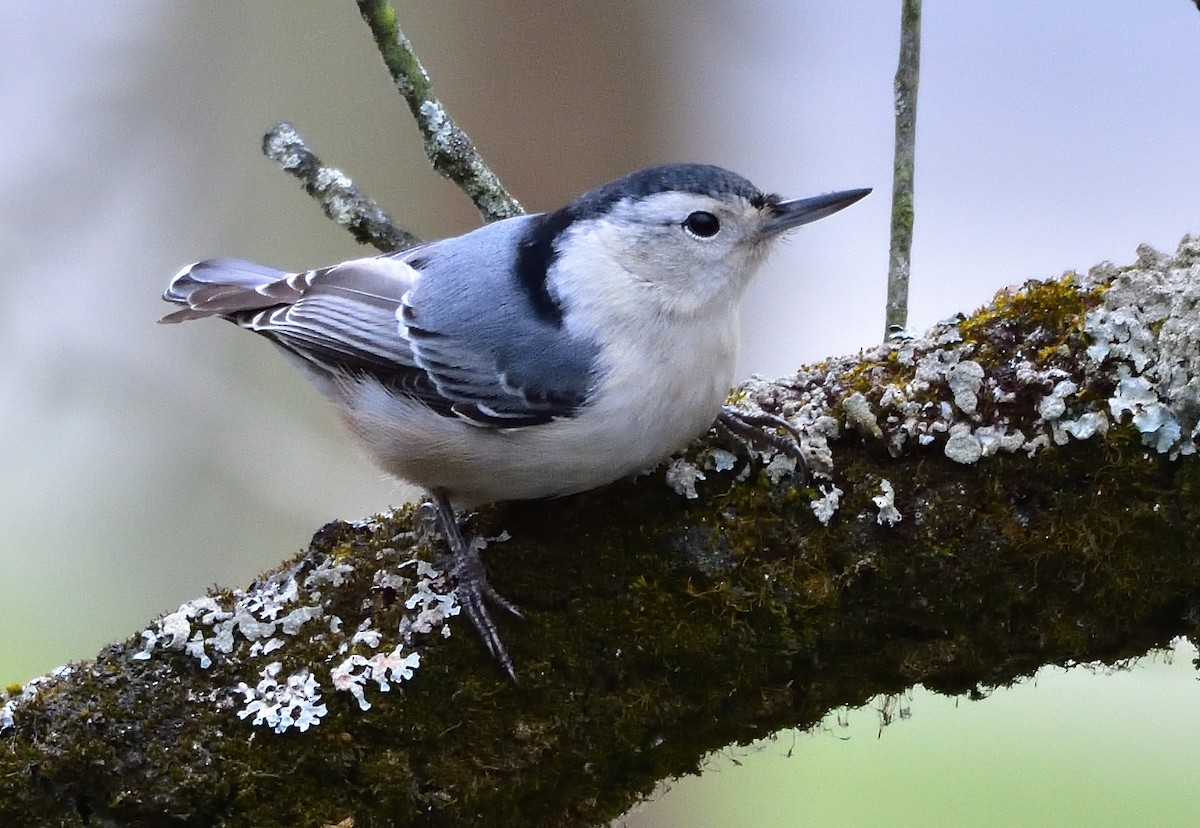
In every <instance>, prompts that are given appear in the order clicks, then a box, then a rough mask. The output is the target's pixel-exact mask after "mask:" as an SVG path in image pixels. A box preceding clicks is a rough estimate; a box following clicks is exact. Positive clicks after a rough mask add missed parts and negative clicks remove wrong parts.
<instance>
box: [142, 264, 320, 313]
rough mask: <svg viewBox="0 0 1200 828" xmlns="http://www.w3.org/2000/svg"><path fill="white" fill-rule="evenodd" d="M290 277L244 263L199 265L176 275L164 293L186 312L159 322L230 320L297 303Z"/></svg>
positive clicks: (179, 311) (257, 265) (184, 269)
mask: <svg viewBox="0 0 1200 828" xmlns="http://www.w3.org/2000/svg"><path fill="white" fill-rule="evenodd" d="M289 275H290V274H288V273H286V272H285V271H282V270H276V269H274V268H271V267H264V266H263V265H259V264H255V263H253V262H246V261H242V260H241V259H208V260H206V261H203V262H196V263H195V264H191V265H188V266H187V267H185V268H183V269H182V270H180V271H179V272H178V273H176V274H175V277H174V278H173V279H171V284H170V285H169V286H168V287H167V289H166V291H165V292H164V293H163V299H165V300H166V301H168V302H172V303H174V304H176V305H183V306H184V308H183V310H178V311H175V312H174V313H171V314H167V315H166V316H164V317H163V318H162V319H160V320H159V321H160V322H168V323H169V322H183V321H185V320H187V319H200V318H203V317H205V316H224V317H230V316H233V315H235V314H238V313H242V312H245V311H255V310H262V309H264V308H269V307H273V306H275V305H279V304H285V303H288V302H290V301H295V299H296V298H298V295H299V292H298V291H297V290H296V288H294V287H293V286H292V285H290V284H289V283H288V281H287V279H288V276H289Z"/></svg>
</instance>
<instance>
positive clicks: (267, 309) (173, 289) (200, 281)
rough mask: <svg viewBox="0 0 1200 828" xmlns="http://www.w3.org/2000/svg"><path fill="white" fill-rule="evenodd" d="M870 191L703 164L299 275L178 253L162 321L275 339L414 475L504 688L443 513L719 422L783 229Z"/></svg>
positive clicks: (734, 423) (480, 581)
mask: <svg viewBox="0 0 1200 828" xmlns="http://www.w3.org/2000/svg"><path fill="white" fill-rule="evenodd" d="M869 192H870V189H869V188H868V189H854V190H844V191H839V192H833V193H828V194H825V195H818V196H814V197H810V198H801V199H793V200H784V199H782V198H781V197H779V196H777V195H774V194H770V193H766V192H763V191H761V190H759V189H758V188H757V187H755V186H754V185H753V184H751V183H750V182H749V181H748V180H746V179H745V178H743V177H742V176H740V175H738V174H736V173H733V172H730V171H729V170H726V169H724V168H722V167H718V166H713V165H707V164H667V165H662V166H655V167H649V168H646V169H641V170H637V171H635V172H632V173H629V174H628V175H625V176H623V177H621V178H618V179H616V180H614V181H611V182H609V183H607V184H603V185H601V186H599V187H596V188H595V189H592V190H589V191H588V192H585V193H584V194H582V195H580V196H579V197H577V198H575V199H574V200H573V201H570V202H569V203H567V204H566V205H565V206H563V207H561V208H559V209H557V210H553V211H549V212H544V213H537V214H526V215H521V216H517V217H514V218H508V219H504V220H501V221H496V222H494V223H491V224H485V225H483V226H481V227H479V228H477V229H474V230H471V231H470V232H467V233H465V234H463V235H460V236H455V237H451V238H446V239H441V240H439V241H433V242H428V243H424V244H420V245H418V246H416V247H412V248H410V249H407V250H403V251H400V252H395V253H387V254H383V255H376V256H368V257H363V258H356V259H351V260H349V261H345V262H341V263H339V264H334V265H331V266H328V267H321V268H317V269H314V270H305V271H300V272H287V271H283V270H276V269H274V268H270V267H265V266H262V265H259V264H254V263H251V262H247V261H242V260H238V259H208V260H205V261H200V262H197V263H194V264H191V265H188V266H186V267H184V268H183V269H182V270H180V271H179V272H178V273H177V274H175V276H174V278H172V280H171V282H170V284H169V287H168V288H167V289H166V291H165V293H164V294H163V298H164V299H165V300H166V301H167V302H170V303H172V304H175V305H179V306H181V308H180V309H179V310H176V311H174V312H172V313H169V314H167V315H166V316H164V317H163V318H162V319H161V320H160V321H161V322H164V323H176V322H183V321H187V320H192V319H198V318H203V317H219V318H221V319H225V320H228V321H230V322H233V323H234V324H236V325H238V326H239V327H241V328H244V329H246V330H248V331H252V332H254V333H257V334H259V335H261V336H264V337H266V338H267V339H269V340H270V341H271V342H273V343H274V344H275V345H276V346H278V347H279V348H280V349H281V350H282V351H283V353H284V355H285V356H287V357H289V358H290V359H291V361H292V362H294V363H295V364H296V365H298V366H299V367H300V368H301V369H302V370H303V371H304V372H305V374H306V375H307V376H308V378H309V379H310V380H311V381H312V383H313V384H314V385H315V386H316V388H317V389H318V390H319V391H320V392H321V393H322V394H323V395H325V396H326V397H328V398H329V399H331V400H332V401H333V403H334V404H335V406H336V408H337V409H338V411H339V413H340V415H341V418H342V420H343V421H344V422H345V424H346V425H347V426H348V428H349V430H350V432H351V433H352V435H353V436H354V437H356V438H357V440H358V441H359V443H360V444H361V446H362V447H363V448H364V449H365V451H366V454H367V455H368V456H369V457H370V458H371V459H372V460H374V462H375V463H376V464H378V465H379V466H380V467H381V468H382V469H383V470H384V471H385V472H387V473H389V474H391V475H393V476H395V477H397V478H400V479H402V480H405V481H408V482H411V483H414V484H416V485H418V486H420V487H422V488H424V489H425V490H426V491H427V492H428V493H429V495H430V497H431V500H432V504H433V507H434V510H435V513H436V516H437V526H438V528H439V530H440V532H441V535H442V536H443V538H444V540H445V542H446V544H447V546H448V547H449V550H450V560H451V561H452V574H453V576H454V578H455V580H456V582H457V593H458V596H459V600H460V603H461V605H462V606H463V607H464V610H465V612H466V615H467V617H468V618H469V619H470V620H471V622H472V623H473V625H474V627H475V628H476V630H477V631H478V632H479V634H480V637H481V638H482V640H483V642H484V645H485V647H486V649H487V650H488V651H489V652H490V654H491V655H492V656H493V657H494V658H495V659H496V660H497V661H499V663H500V664H501V666H502V667H503V668H504V670H505V671H506V672H507V673H508V674H509V675H510V676H511V677H513V679H514V680H515V677H516V676H515V672H514V667H513V664H512V659H511V658H510V657H509V655H508V652H507V650H506V648H505V647H504V645H503V642H502V641H501V638H500V635H499V632H498V627H497V625H496V623H495V620H494V619H493V618H492V615H491V613H490V612H489V610H488V604H493V605H495V606H498V607H501V608H504V609H506V610H508V611H510V612H512V613H514V614H516V615H518V616H519V615H520V613H519V611H518V610H517V608H516V607H515V606H513V605H512V604H511V603H510V602H508V601H507V600H505V599H504V598H503V597H502V596H500V595H499V594H498V593H497V592H496V591H495V590H494V589H493V588H492V587H491V585H490V584H489V583H488V580H487V576H486V572H485V569H484V567H483V563H482V561H481V559H480V557H479V552H478V548H477V546H476V545H475V544H472V543H470V542H468V540H467V539H466V537H464V535H463V532H462V529H461V526H460V525H459V522H458V519H457V515H456V511H455V510H456V509H459V510H461V509H471V508H475V507H478V506H481V505H484V504H488V503H493V502H499V501H509V500H526V499H538V498H549V497H556V496H561V495H568V494H573V493H576V492H581V491H586V490H590V489H594V488H597V487H600V486H603V485H605V484H608V483H610V482H612V481H615V480H617V479H620V478H623V477H627V476H629V475H632V474H637V473H640V472H643V471H645V470H647V469H649V468H652V467H653V466H655V465H656V464H658V463H659V462H661V461H662V460H664V459H665V458H666V457H668V456H670V455H671V454H673V453H675V452H677V451H679V450H681V449H683V448H684V447H685V446H686V445H687V444H688V443H689V442H691V441H692V440H693V439H695V438H696V437H697V436H699V435H700V434H702V433H704V432H705V431H707V430H708V429H709V428H711V427H712V426H713V424H714V422H716V421H718V420H719V421H720V422H721V423H723V424H724V425H725V426H726V427H727V428H729V429H732V430H733V431H735V432H736V433H738V434H745V433H746V432H747V431H748V430H753V429H754V428H755V427H757V426H760V425H764V424H765V425H771V424H776V425H777V424H780V423H781V422H782V421H779V422H775V421H773V422H771V423H764V422H763V421H762V420H761V419H760V420H758V421H750V420H747V419H746V418H739V417H738V415H737V414H736V413H735V412H734V411H733V410H732V409H731V408H729V407H726V406H725V401H726V399H727V397H728V394H729V391H730V388H731V386H732V385H733V382H734V373H735V367H736V362H737V354H738V342H739V330H738V328H739V315H740V313H739V311H740V305H741V300H742V298H743V296H744V295H745V291H746V287H747V285H748V284H749V283H750V282H751V280H752V278H753V277H754V275H755V273H756V272H757V271H758V270H759V267H760V265H761V264H762V262H763V261H764V259H765V258H766V256H767V253H768V252H769V251H770V250H771V248H772V247H773V246H774V245H775V243H776V242H777V241H778V240H779V239H780V238H781V237H782V236H783V235H784V234H785V233H786V232H788V231H791V230H793V229H795V228H797V227H799V226H801V225H803V224H807V223H809V222H812V221H815V220H817V219H820V218H824V217H826V216H829V215H831V214H833V213H835V212H837V211H839V210H841V209H843V208H845V207H848V206H849V205H851V204H853V203H855V202H856V201H858V200H859V199H861V198H863V197H864V196H866V195H867V194H868V193H869Z"/></svg>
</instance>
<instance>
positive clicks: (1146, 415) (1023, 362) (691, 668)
mask: <svg viewBox="0 0 1200 828" xmlns="http://www.w3.org/2000/svg"><path fill="white" fill-rule="evenodd" d="M738 402H739V404H741V405H744V406H750V407H756V406H757V407H760V408H762V409H763V410H765V411H769V412H771V413H775V414H779V415H781V416H784V417H787V418H788V419H789V421H790V422H792V423H793V424H794V425H796V426H797V427H798V428H800V429H802V430H803V431H804V433H805V434H806V437H807V448H808V450H809V452H810V461H811V464H812V465H813V467H814V468H815V469H818V470H819V471H821V472H822V473H823V475H824V476H823V477H817V478H815V479H813V480H804V479H800V478H798V477H796V476H795V475H793V474H790V473H789V471H788V463H787V461H784V460H781V459H779V458H771V457H763V458H758V461H757V462H756V463H755V464H753V465H748V464H746V463H745V462H734V463H733V464H732V468H730V462H729V461H731V459H732V456H731V455H730V454H729V453H728V452H726V451H725V450H724V447H723V446H720V445H719V444H717V443H716V442H714V440H713V438H711V437H709V438H706V439H705V440H702V441H699V442H698V443H697V444H696V445H695V446H694V447H693V448H692V450H691V451H690V452H689V454H688V456H687V457H686V458H677V459H676V460H674V461H672V463H670V464H669V465H668V467H667V468H666V470H665V471H663V470H660V471H659V472H657V473H655V474H652V475H650V476H649V477H645V478H642V479H640V480H638V481H633V482H623V483H619V484H614V485H612V486H609V487H606V488H604V489H602V490H598V491H595V492H590V493H586V494H583V495H578V496H575V497H570V498H563V499H560V500H555V501H546V502H533V503H513V504H502V505H500V506H496V507H493V508H489V509H485V510H482V511H481V512H479V513H478V514H477V515H476V517H475V521H476V526H475V527H474V529H475V531H477V532H482V533H483V534H491V535H495V534H497V533H499V532H501V531H506V532H508V533H509V535H510V536H511V540H508V541H506V542H504V543H496V544H494V545H493V548H492V549H490V550H488V552H487V553H486V555H487V563H488V565H489V568H490V570H491V580H492V583H493V584H494V585H495V586H496V588H497V589H498V590H500V592H501V593H502V594H504V595H505V596H507V597H509V598H511V599H513V600H514V601H516V602H517V603H518V604H519V605H520V606H521V607H522V609H523V610H524V611H525V613H526V615H527V618H526V620H524V621H516V620H510V621H507V622H506V623H505V626H506V629H505V631H504V634H505V641H506V643H507V644H508V646H509V648H510V650H511V652H512V655H513V658H514V660H515V663H516V666H517V672H518V677H519V679H520V684H518V685H513V684H512V683H511V682H509V681H508V680H507V678H506V677H505V676H504V675H503V674H502V673H501V672H500V671H499V670H497V669H496V666H495V664H493V663H492V662H491V661H490V659H489V658H488V656H487V655H486V653H484V652H483V650H482V648H481V647H480V646H479V644H478V642H477V641H476V640H475V637H474V636H473V635H472V634H471V630H470V629H469V628H468V627H467V625H466V624H464V623H462V622H460V621H459V620H458V619H457V618H456V617H454V616H453V615H451V613H452V612H453V605H452V603H451V599H450V598H449V595H448V592H447V590H446V587H445V584H444V582H443V581H442V579H441V576H440V575H439V574H437V572H436V571H435V570H433V569H429V568H422V566H421V565H419V564H417V563H412V562H411V561H412V560H413V559H414V558H417V559H422V560H429V559H431V556H432V555H433V545H434V544H433V542H432V541H431V537H432V536H427V533H426V531H425V529H424V528H423V526H422V524H421V520H420V519H419V515H418V514H417V513H416V512H414V511H402V512H400V513H398V514H396V515H391V516H387V517H381V518H378V519H376V520H373V521H369V522H365V523H361V524H357V525H351V524H345V523H337V524H331V525H330V526H328V527H326V528H325V529H323V530H322V531H321V532H319V533H318V534H317V535H316V537H314V539H313V542H312V546H311V548H310V549H309V550H308V552H307V553H306V554H305V555H303V556H302V557H300V558H298V559H296V560H293V561H290V562H287V563H286V564H284V565H283V566H282V567H281V568H280V570H279V571H278V572H276V573H274V574H272V575H271V576H269V577H266V576H264V578H262V579H260V580H259V581H258V582H256V583H255V584H253V585H251V586H250V587H248V588H247V589H246V590H244V591H240V592H229V591H225V592H221V593H217V594H214V595H212V596H210V597H209V598H206V599H197V600H196V601H193V602H189V603H188V604H186V605H184V607H181V609H180V611H179V612H176V613H172V614H171V615H168V616H165V617H164V618H162V619H159V620H158V621H157V622H155V623H153V624H151V626H150V627H149V628H148V631H147V632H146V633H143V634H142V635H140V636H135V637H133V638H132V639H130V640H127V641H125V642H122V643H117V644H114V645H112V646H110V647H108V648H106V649H105V650H104V651H103V652H102V653H101V654H100V655H99V656H98V657H97V658H96V659H95V660H94V661H91V662H86V663H83V664H77V665H73V666H71V667H70V668H69V669H68V670H66V671H65V672H62V673H61V674H59V675H57V676H53V677H47V678H44V679H41V680H39V681H37V682H34V683H31V684H30V685H28V686H27V687H26V688H24V689H22V690H19V691H16V692H11V693H9V694H6V695H4V696H3V697H0V704H2V705H3V706H2V707H0V824H4V825H35V824H36V825H41V824H54V825H85V824H86V825H88V826H93V827H94V826H109V825H114V826H115V825H152V824H153V825H162V824H174V823H178V824H180V825H216V824H221V825H256V826H274V825H294V824H309V825H319V824H330V825H336V824H343V825H348V824H353V825H357V826H365V825H459V824H464V823H466V822H468V821H470V822H472V823H474V824H480V825H513V824H522V825H525V824H535V825H581V824H595V825H599V824H603V823H604V822H605V821H606V820H608V819H610V818H612V817H614V816H616V815H617V814H619V813H621V812H622V811H624V810H625V809H626V808H628V807H629V805H630V804H632V803H633V802H634V801H636V800H637V798H638V797H640V796H644V795H646V794H647V793H648V792H649V791H650V790H651V789H652V787H653V785H654V782H655V781H656V780H659V779H662V778H665V777H668V776H671V775H679V774H684V773H689V772H693V771H695V770H696V768H697V767H698V764H699V763H700V761H701V760H702V758H703V757H704V756H705V754H706V753H708V752H709V751H712V750H715V749H719V748H720V747H722V746H724V745H727V744H729V743H732V742H738V743H744V742H747V741H750V740H752V739H756V738H759V737H762V736H766V735H768V734H770V733H772V732H775V731H777V730H779V729H781V728H791V727H807V726H809V725H812V724H814V723H815V722H818V721H819V720H820V719H821V718H822V716H823V715H824V714H825V713H826V712H827V711H829V710H831V709H833V708H836V707H838V706H841V705H854V704H859V703H862V702H865V701H866V700H868V699H869V698H871V697H872V696H875V695H877V694H880V693H885V694H887V693H897V692H900V691H902V690H903V689H905V688H907V687H909V686H911V685H912V684H914V683H918V682H920V683H923V684H924V685H925V686H927V687H930V688H933V689H935V690H938V691H941V692H945V693H956V694H958V693H961V694H967V695H969V696H971V697H980V696H982V695H985V694H986V692H987V688H990V687H995V686H1001V685H1005V684H1008V683H1010V682H1013V681H1015V680H1017V679H1019V678H1020V677H1022V676H1027V675H1029V674H1030V673H1032V672H1033V671H1034V670H1036V669H1037V668H1038V667H1039V666H1040V665H1043V664H1066V663H1071V662H1081V661H1083V662H1086V661H1093V660H1103V661H1107V662H1115V661H1120V660H1123V659H1127V658H1130V657H1133V656H1136V655H1139V654H1141V653H1143V652H1145V651H1146V650H1147V649H1148V648H1152V647H1156V646H1163V645H1165V644H1167V642H1169V641H1170V639H1171V638H1172V637H1174V636H1176V635H1180V634H1191V635H1195V634H1196V633H1197V632H1200V630H1198V626H1200V621H1198V619H1200V549H1198V548H1197V546H1196V544H1195V541H1194V531H1195V526H1196V524H1197V521H1198V520H1200V464H1198V463H1197V460H1196V458H1195V456H1194V453H1193V452H1194V450H1195V443H1194V441H1195V439H1196V437H1197V433H1198V432H1197V417H1198V416H1200V238H1189V239H1185V240H1184V243H1183V244H1182V245H1181V246H1180V249H1179V251H1178V253H1177V255H1176V256H1174V257H1168V256H1162V255H1159V254H1156V253H1154V252H1153V251H1150V250H1148V249H1146V250H1142V251H1141V253H1140V256H1139V259H1138V261H1137V263H1135V264H1134V265H1132V266H1130V267H1128V268H1123V269H1118V268H1115V267H1112V266H1107V265H1106V266H1101V267H1099V268H1096V269H1094V270H1093V271H1092V273H1090V274H1088V275H1087V276H1079V275H1075V274H1070V275H1068V276H1067V277H1064V278H1063V279H1061V280H1057V281H1051V282H1045V283H1029V284H1027V285H1026V286H1025V287H1024V288H1023V289H1021V290H1020V291H1017V292H1014V293H1002V294H1000V295H998V296H997V298H996V300H995V302H994V303H993V304H992V305H990V306H989V307H986V308H984V309H982V310H981V311H979V312H977V313H976V314H974V315H973V316H971V317H966V318H962V319H960V320H958V321H956V322H952V323H944V324H942V325H940V326H939V327H937V328H935V329H934V330H933V331H931V332H930V335H929V336H928V337H927V338H924V339H918V340H910V341H907V342H905V343H903V344H902V345H900V346H898V347H896V348H894V349H888V348H885V347H882V346H881V347H880V348H877V349H875V350H871V351H866V352H863V353H861V354H859V355H857V356H855V357H852V358H842V359H831V360H828V361H826V362H824V363H822V364H820V365H817V366H811V367H808V368H805V369H803V370H801V371H800V372H799V373H797V374H796V375H795V376H793V377H791V378H788V379H786V380H782V381H780V382H777V383H765V382H755V383H752V384H749V385H747V386H744V387H743V388H742V389H740V390H739V392H738ZM698 472H699V473H700V474H697V473H698ZM701 475H702V476H701ZM885 484H886V485H885ZM691 494H695V497H689V496H688V495H691ZM834 501H836V502H837V503H836V506H837V508H836V509H834V508H833V506H834ZM444 630H450V631H452V633H453V634H452V635H450V637H448V638H446V637H444V633H443V631H444ZM385 685H386V686H385ZM389 688H390V689H389ZM385 689H387V690H388V692H384V690H385ZM364 705H367V706H369V709H364ZM256 721H257V722H258V724H255V722H256ZM347 820H351V821H352V822H350V821H347Z"/></svg>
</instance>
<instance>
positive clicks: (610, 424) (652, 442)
mask: <svg viewBox="0 0 1200 828" xmlns="http://www.w3.org/2000/svg"><path fill="white" fill-rule="evenodd" d="M649 327H650V328H652V329H647V327H643V328H642V329H637V330H632V329H631V330H626V331H617V330H609V332H608V333H609V337H610V338H609V342H608V343H607V345H606V347H605V348H604V353H605V356H606V360H605V365H604V369H603V371H602V372H601V379H600V382H599V384H598V386H597V387H596V389H595V392H594V393H593V394H591V395H590V396H591V400H590V402H589V403H588V404H586V405H585V407H584V408H583V409H582V410H581V411H580V412H579V413H578V415H576V416H575V417H571V418H565V419H562V420H557V421H555V422H552V423H548V424H546V425H541V426H533V427H529V428H524V429H514V430H511V431H496V430H492V429H485V428H479V427H476V426H472V425H470V424H468V423H465V422H462V421H460V420H457V419H454V418H449V417H443V416H441V415H439V414H436V413H434V412H433V411H431V410H430V409H428V408H427V407H425V406H424V405H422V404H421V403H419V402H415V401H412V400H410V399H405V398H400V397H396V396H394V395H393V394H391V393H389V392H388V391H387V390H386V389H384V388H383V387H382V386H380V385H378V384H377V383H374V382H370V381H355V382H352V383H348V384H347V385H346V386H345V387H344V388H343V389H342V393H341V395H340V396H341V398H342V399H341V402H342V403H343V404H344V410H343V416H344V418H345V420H346V422H347V423H348V425H349V426H350V428H351V430H352V431H353V432H354V433H355V434H356V435H357V436H358V437H359V439H360V440H361V441H362V442H363V444H364V446H365V447H366V449H367V452H368V454H369V455H370V456H371V457H372V459H374V460H375V462H377V463H378V464H379V465H380V466H381V467H382V468H383V469H384V470H385V471H387V472H389V473H391V474H394V475H396V476H397V477H400V478H403V479H405V480H408V481H410V482H413V483H416V484H418V485H420V486H423V487H425V488H427V489H435V488H436V489H442V490H444V491H446V492H448V493H449V494H450V497H451V499H452V500H453V501H454V502H455V504H456V505H459V506H472V505H477V504H482V503H488V502H493V501H499V500H522V499H529V498H540V497H551V496H555V495H564V494H571V493H574V492H579V491H584V490H587V489H592V488H596V487H598V486H602V485H604V484H606V483H610V482H612V481H613V480H616V479H618V478H621V477H624V476H626V475H630V474H634V473H636V472H639V471H642V470H645V469H647V468H650V467H651V466H653V465H655V464H656V463H658V462H659V461H660V460H662V459H663V458H665V457H666V456H668V455H670V454H671V453H672V452H675V451H677V450H679V449H681V448H683V447H684V446H686V445H687V443H688V442H689V441H691V440H692V439H694V438H695V437H697V436H698V435H699V434H701V433H703V432H704V430H705V429H707V428H708V427H709V426H710V425H712V422H713V420H714V419H715V418H716V416H717V414H718V413H719V412H720V408H721V405H722V403H723V402H724V400H725V398H726V396H727V394H728V392H729V386H730V384H731V382H732V379H733V371H734V366H735V363H736V359H737V317H736V313H732V312H729V311H728V309H726V310H725V311H723V312H722V313H721V314H720V318H719V319H708V320H704V321H703V322H701V321H699V320H693V324H690V325H688V326H686V327H685V328H684V329H682V330H681V329H679V328H678V327H671V328H670V333H669V334H668V333H666V332H665V331H663V330H661V329H659V328H658V327H655V326H649Z"/></svg>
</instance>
